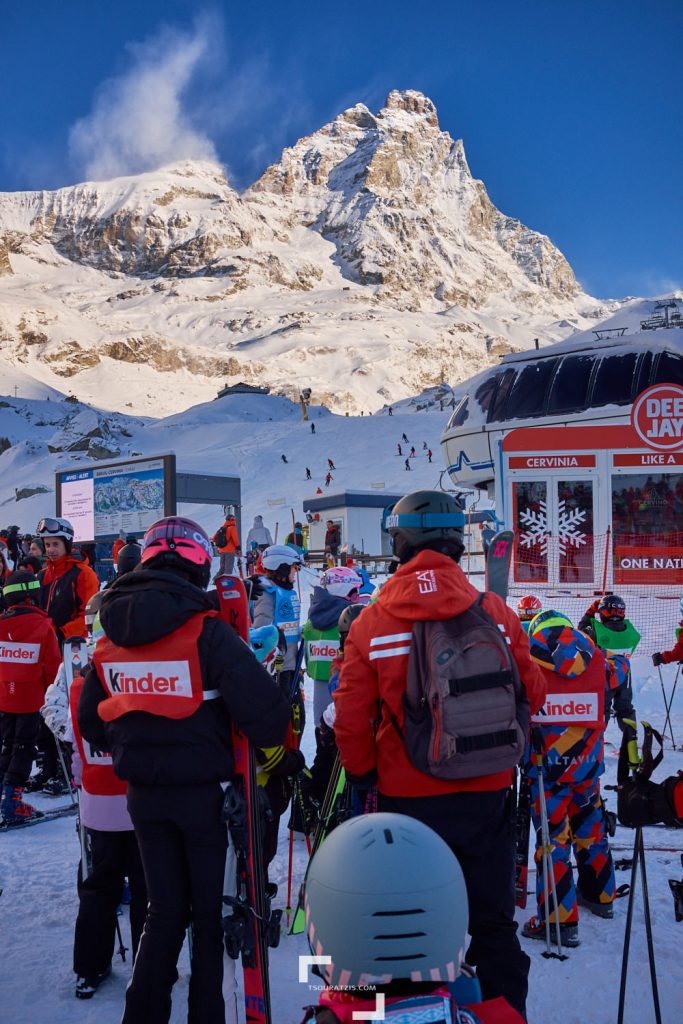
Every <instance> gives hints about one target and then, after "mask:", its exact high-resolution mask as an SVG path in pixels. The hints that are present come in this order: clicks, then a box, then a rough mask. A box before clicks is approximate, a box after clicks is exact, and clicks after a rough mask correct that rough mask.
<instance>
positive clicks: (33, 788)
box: [24, 768, 48, 793]
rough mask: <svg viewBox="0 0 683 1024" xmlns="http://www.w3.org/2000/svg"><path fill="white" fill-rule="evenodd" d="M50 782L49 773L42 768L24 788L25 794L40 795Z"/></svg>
mask: <svg viewBox="0 0 683 1024" xmlns="http://www.w3.org/2000/svg"><path fill="white" fill-rule="evenodd" d="M47 780H48V774H47V772H45V771H43V769H42V768H40V769H39V770H38V771H37V772H36V774H35V775H32V776H31V777H30V779H29V780H28V781H27V783H26V785H25V786H24V792H25V793H40V791H41V790H42V788H43V786H44V785H45V783H46V782H47Z"/></svg>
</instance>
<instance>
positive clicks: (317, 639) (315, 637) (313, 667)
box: [302, 619, 339, 683]
mask: <svg viewBox="0 0 683 1024" xmlns="http://www.w3.org/2000/svg"><path fill="white" fill-rule="evenodd" d="M302 635H303V638H304V643H305V645H306V647H305V655H306V671H307V673H308V674H309V676H310V677H311V679H315V680H316V681H317V682H323V683H329V681H330V669H331V667H332V659H333V658H335V657H336V656H337V654H338V653H339V629H338V628H337V627H336V626H332V627H331V628H330V629H315V627H314V626H312V625H311V620H310V619H309V620H308V622H305V623H304V628H303V630H302Z"/></svg>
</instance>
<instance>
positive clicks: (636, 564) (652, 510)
mask: <svg viewBox="0 0 683 1024" xmlns="http://www.w3.org/2000/svg"><path fill="white" fill-rule="evenodd" d="M646 330H647V329H646ZM682 342H683V337H682V336H681V332H680V330H676V329H671V327H668V329H665V330H662V331H661V332H660V331H658V332H657V335H656V336H653V335H651V334H649V333H646V331H645V330H644V331H641V332H639V333H637V334H634V335H632V336H629V335H624V334H623V332H621V333H620V334H619V335H617V336H614V335H612V336H610V335H608V336H607V338H602V339H595V338H593V339H592V344H591V345H588V344H587V343H586V338H585V336H582V337H579V338H578V339H577V340H574V341H571V342H563V343H560V344H558V345H552V346H549V347H548V348H547V349H544V350H541V351H536V352H532V353H521V354H519V355H517V356H513V357H507V358H506V359H505V360H504V361H503V363H502V365H501V366H500V367H496V368H495V369H494V370H491V371H486V372H485V373H484V374H480V375H479V376H478V377H477V378H474V380H473V381H470V382H468V384H464V385H461V389H462V391H463V392H464V393H463V394H462V395H461V396H459V395H458V394H456V395H455V398H456V401H455V405H454V412H453V415H452V416H451V420H450V422H449V425H448V427H447V429H446V431H445V432H444V435H443V437H442V448H443V450H444V453H445V455H446V458H447V465H448V468H449V473H450V475H451V478H452V479H453V481H454V482H455V483H456V484H457V485H458V486H465V487H472V486H474V487H477V488H480V489H485V490H486V491H487V493H488V496H489V498H491V499H493V500H494V501H495V507H496V515H497V518H498V521H499V522H500V523H501V524H504V526H505V527H506V528H509V529H512V530H514V532H515V544H514V552H513V560H512V566H511V573H510V592H511V594H512V595H513V596H515V595H520V596H521V595H522V594H525V593H529V592H533V593H536V594H538V596H539V597H541V599H542V600H543V601H544V602H550V601H551V600H552V601H553V602H554V603H555V604H558V603H562V602H564V603H565V607H567V606H568V604H569V603H571V604H573V603H574V602H573V601H571V599H572V598H580V599H585V598H590V597H592V596H594V595H596V594H602V593H605V592H609V591H613V592H618V593H620V594H622V595H623V596H626V597H629V596H630V597H631V598H633V599H636V598H639V597H646V596H647V597H655V598H660V599H661V603H660V601H657V602H656V603H655V604H653V603H652V602H650V604H649V607H650V608H651V609H654V610H652V611H650V612H649V613H648V616H647V617H648V618H649V617H650V616H652V617H653V618H654V619H656V622H657V625H658V626H660V627H664V628H665V631H667V630H668V632H669V635H671V634H672V632H673V629H674V628H675V626H676V624H677V622H678V620H679V618H680V615H679V607H678V599H679V597H680V595H681V593H683V357H682V355H681V343H682ZM501 391H502V392H503V394H501ZM515 393H516V397H515ZM605 399H607V400H608V401H605ZM487 456H488V458H487ZM674 599H675V600H674ZM644 605H645V602H643V611H644ZM576 607H577V608H578V607H580V604H577V606H576ZM652 632H653V634H658V633H659V629H656V630H653V631H652ZM643 653H644V652H643Z"/></svg>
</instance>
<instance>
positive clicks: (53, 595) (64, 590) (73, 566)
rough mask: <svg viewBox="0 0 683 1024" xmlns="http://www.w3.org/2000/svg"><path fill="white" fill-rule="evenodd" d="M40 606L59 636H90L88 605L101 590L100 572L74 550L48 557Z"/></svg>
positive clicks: (42, 581) (43, 576)
mask: <svg viewBox="0 0 683 1024" xmlns="http://www.w3.org/2000/svg"><path fill="white" fill-rule="evenodd" d="M41 587H42V590H41V600H40V603H41V607H42V608H43V610H44V611H46V612H47V614H48V615H49V616H50V618H51V619H52V621H53V623H54V625H55V627H56V629H57V632H58V635H59V636H60V638H63V639H65V640H68V639H69V637H72V636H82V637H87V635H88V631H87V628H86V625H85V606H86V605H87V603H88V601H89V600H90V598H91V597H92V596H93V594H96V593H97V592H98V590H99V589H100V581H99V579H98V578H97V574H96V573H95V571H94V570H93V569H91V568H90V566H89V565H88V562H87V559H86V558H85V557H84V556H83V555H82V554H81V553H80V551H78V549H75V550H74V551H72V552H71V554H68V555H62V556H61V558H55V560H54V561H51V560H50V559H48V561H47V565H46V566H45V569H44V570H43V575H42V579H41Z"/></svg>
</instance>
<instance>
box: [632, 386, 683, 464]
mask: <svg viewBox="0 0 683 1024" xmlns="http://www.w3.org/2000/svg"><path fill="white" fill-rule="evenodd" d="M631 424H632V426H633V428H634V430H635V431H636V432H637V434H638V435H639V437H641V438H642V440H643V441H644V442H645V444H646V445H648V447H650V448H658V449H659V450H660V451H673V450H674V449H677V448H681V447H683V388H682V387H679V386H678V385H677V384H655V385H654V387H651V388H648V389H647V390H646V391H643V392H642V394H640V395H638V398H637V399H636V401H635V402H634V403H633V407H632V409H631Z"/></svg>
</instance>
